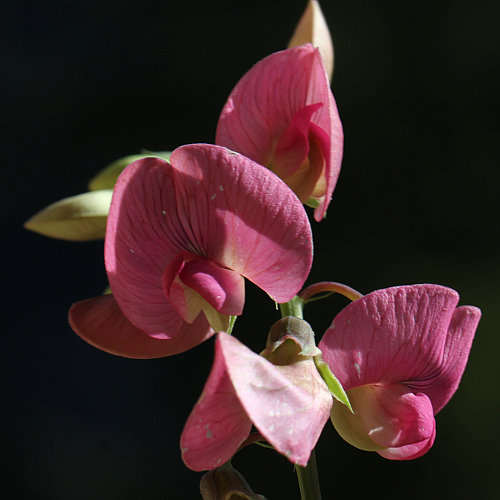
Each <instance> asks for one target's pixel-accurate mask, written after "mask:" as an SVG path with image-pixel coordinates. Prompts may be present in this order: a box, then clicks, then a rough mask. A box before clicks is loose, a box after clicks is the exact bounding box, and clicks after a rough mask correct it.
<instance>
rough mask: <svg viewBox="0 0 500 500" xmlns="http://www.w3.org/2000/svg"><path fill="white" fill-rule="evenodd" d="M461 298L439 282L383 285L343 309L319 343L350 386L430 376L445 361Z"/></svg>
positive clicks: (331, 363)
mask: <svg viewBox="0 0 500 500" xmlns="http://www.w3.org/2000/svg"><path fill="white" fill-rule="evenodd" d="M457 302H458V294H457V293H456V292H455V291H453V290H451V289H449V288H446V287H442V286H438V285H413V286H401V287H393V288H387V289H384V290H378V291H376V292H372V293H370V294H368V295H365V296H364V297H362V298H360V299H358V300H356V301H355V302H353V303H351V304H349V305H348V306H347V307H346V308H345V309H343V310H342V311H341V312H340V313H339V314H338V315H337V317H336V318H335V320H334V321H333V323H332V326H331V327H330V328H329V329H328V330H327V331H326V333H325V335H324V336H323V338H322V340H321V342H320V344H319V346H318V347H319V348H320V349H321V351H322V352H323V358H324V359H325V361H326V362H327V363H328V364H329V365H330V368H331V370H332V371H333V373H334V374H335V375H336V376H337V378H338V379H339V381H340V382H341V383H342V385H343V387H344V388H345V389H350V388H352V387H356V386H359V385H365V384H378V383H380V384H393V383H399V382H405V381H408V382H409V381H412V382H413V381H417V380H419V379H422V378H427V377H430V376H432V373H433V372H435V370H436V369H438V367H439V366H440V364H441V363H442V360H443V352H444V348H445V343H446V332H447V330H448V326H449V324H450V321H451V318H452V315H453V314H454V311H455V307H456V304H457Z"/></svg>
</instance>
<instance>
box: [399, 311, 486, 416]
mask: <svg viewBox="0 0 500 500" xmlns="http://www.w3.org/2000/svg"><path fill="white" fill-rule="evenodd" d="M480 319H481V311H480V310H479V309H478V308H477V307H472V306H461V307H459V308H457V309H456V311H455V312H454V313H453V317H452V318H451V323H450V326H449V328H448V334H447V335H446V341H445V345H444V349H443V352H442V355H441V357H440V359H439V361H438V363H437V364H436V366H435V367H433V368H434V369H433V370H429V373H426V374H424V376H422V377H421V379H417V380H415V381H413V380H412V381H410V382H409V384H408V385H409V386H410V387H412V388H413V389H416V390H419V391H422V392H425V393H426V394H427V395H428V396H429V398H430V399H431V401H432V404H433V406H434V413H437V412H438V411H440V410H441V409H442V408H443V407H444V406H445V405H446V403H447V402H448V401H449V400H450V398H451V397H452V396H453V394H454V393H455V391H456V390H457V387H458V384H459V383H460V380H461V378H462V374H463V372H464V370H465V366H466V364H467V359H468V358H469V352H470V349H471V345H472V340H473V339H474V333H475V331H476V328H477V325H478V323H479V320H480Z"/></svg>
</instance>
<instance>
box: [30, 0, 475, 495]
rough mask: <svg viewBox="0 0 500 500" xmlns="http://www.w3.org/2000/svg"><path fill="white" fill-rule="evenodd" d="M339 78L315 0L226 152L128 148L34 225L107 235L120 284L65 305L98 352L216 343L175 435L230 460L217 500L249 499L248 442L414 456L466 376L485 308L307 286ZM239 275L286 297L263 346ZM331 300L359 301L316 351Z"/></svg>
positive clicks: (300, 458) (305, 450)
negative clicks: (86, 188) (315, 316)
mask: <svg viewBox="0 0 500 500" xmlns="http://www.w3.org/2000/svg"><path fill="white" fill-rule="evenodd" d="M304 42H305V43H304ZM308 42H311V43H308ZM313 44H314V45H313ZM332 70H333V47H332V45H331V40H330V38H329V34H328V28H327V26H326V23H325V21H324V18H323V17H322V16H321V11H320V10H319V5H318V3H317V2H315V1H311V2H309V5H308V9H307V11H306V13H305V14H304V17H303V18H302V20H301V22H300V23H299V25H298V27H297V30H296V33H295V34H294V37H293V38H292V41H291V43H290V47H289V48H287V49H285V50H283V51H281V52H277V53H274V54H271V55H269V56H268V57H266V58H265V59H263V60H262V61H260V62H258V63H257V64H256V65H255V66H253V67H252V68H251V69H250V70H249V71H248V72H247V73H246V74H245V75H244V76H243V77H242V78H241V80H240V81H239V82H238V83H237V84H236V86H235V87H234V89H233V91H232V92H231V94H230V95H229V97H228V99H227V102H226V103H225V105H224V106H223V109H222V112H221V115H220V117H219V121H218V125H217V130H216V139H215V144H188V145H184V146H181V147H179V148H177V149H175V150H174V151H173V152H172V153H155V154H152V155H151V154H148V155H146V154H144V155H136V156H134V157H126V158H124V159H122V160H120V161H118V162H116V163H114V164H113V165H111V166H110V167H108V168H107V169H105V170H104V171H103V172H102V173H101V174H100V175H99V176H97V177H96V178H95V179H93V181H92V182H91V184H90V192H89V193H84V194H82V195H79V196H76V197H72V198H67V199H65V200H61V201H60V202H58V203H55V204H53V205H50V206H49V207H47V208H46V209H45V210H43V211H41V212H40V213H38V214H37V215H35V216H34V217H33V218H32V219H30V221H28V222H27V224H26V227H28V228H29V229H32V230H34V231H38V232H41V233H42V234H46V235H49V236H53V237H59V238H65V239H73V240H85V239H92V238H99V237H105V251H104V257H105V266H106V272H107V276H108V279H109V285H110V289H109V290H108V293H106V294H104V295H101V296H98V297H95V298H91V299H87V300H83V301H80V302H77V303H75V304H74V305H73V306H72V307H71V309H70V312H69V322H70V325H71V327H72V329H73V330H74V331H75V332H76V333H77V334H78V335H79V336H80V337H81V338H83V339H84V340H85V341H87V342H89V343H90V344H92V345H94V346H96V347H98V348H100V349H102V350H104V351H107V352H109V353H112V354H116V355H120V356H125V357H130V358H158V357H165V356H170V355H174V354H178V353H182V352H184V351H187V350H189V349H191V348H193V347H195V346H197V345H198V344H200V343H201V342H203V341H205V340H207V339H209V338H210V337H212V336H214V335H215V358H214V362H213V367H212V370H211V372H210V374H209V376H208V379H207V381H206V384H205V387H204V389H203V392H202V394H201V396H200V398H199V400H198V402H197V403H196V404H195V406H194V408H193V411H192V413H191V415H190V416H189V418H188V420H187V422H186V425H185V428H184V431H183V433H182V436H181V451H182V457H183V460H184V462H185V463H186V465H187V466H188V467H190V468H191V469H194V470H198V471H203V470H213V469H218V468H220V469H218V470H219V471H220V474H219V475H213V476H207V477H206V478H204V482H203V483H202V484H205V487H202V490H203V488H206V491H207V492H208V491H209V490H210V491H211V492H212V493H206V498H219V497H218V496H213V495H215V494H214V493H213V491H216V490H217V489H218V488H219V487H220V484H226V483H224V481H222V483H220V481H221V479H220V478H221V477H224V475H225V474H227V475H228V478H230V480H229V479H228V481H229V483H230V484H233V482H234V484H236V485H238V484H240V485H243V486H241V488H243V489H244V490H245V492H246V493H245V495H250V496H247V498H254V497H252V496H251V495H253V493H252V492H251V490H250V489H249V487H248V485H247V484H246V483H245V481H244V480H243V478H241V477H240V475H239V474H238V473H237V472H236V471H234V469H232V468H231V467H230V465H229V464H228V462H229V461H230V460H231V458H232V457H233V455H234V454H235V453H236V452H237V451H238V450H239V449H241V448H242V447H244V446H245V445H247V444H250V443H253V442H261V441H265V442H267V443H269V444H270V445H272V447H273V448H274V449H275V450H276V451H278V452H279V453H281V454H283V455H284V456H286V457H287V458H288V459H289V460H290V461H291V462H293V463H294V464H296V465H297V466H299V467H303V468H305V467H307V465H308V463H309V460H310V456H311V453H312V451H313V449H314V447H315V445H316V443H317V441H318V439H319V437H320V435H321V431H322V429H323V427H324V426H325V424H326V423H327V421H328V420H329V419H331V421H332V423H333V425H334V426H335V429H337V431H338V433H339V434H340V436H342V438H344V439H345V440H346V441H347V442H349V443H350V444H352V445H354V446H355V447H357V448H360V449H362V450H367V451H376V452H377V453H378V454H379V455H381V456H383V457H385V458H389V459H396V460H404V459H413V458H417V457H419V456H421V455H423V454H424V453H426V452H427V451H428V450H429V448H430V447H431V446H432V444H433V442H434V439H435V435H436V427H435V420H434V416H435V415H436V414H437V413H438V412H439V411H440V410H441V409H442V408H443V407H444V405H445V404H446V403H447V402H448V401H449V399H450V398H451V396H452V395H453V394H454V392H455V391H456V389H457V387H458V384H459V382H460V379H461V376H462V374H463V371H464V369H465V365H466V362H467V358H468V354H469V350H470V347H471V343H472V340H473V336H474V333H475V330H476V327H477V324H478V321H479V318H480V311H479V309H477V308H475V307H472V306H461V307H457V304H458V294H457V293H456V292H455V291H453V290H451V289H449V288H446V287H443V286H438V285H430V284H422V285H413V286H400V287H392V288H388V289H385V290H378V291H375V292H372V293H369V294H367V295H365V296H362V295H361V294H359V293H358V292H356V291H355V290H353V289H350V288H349V287H346V286H345V285H340V284H338V283H334V282H322V283H317V284H313V285H310V286H308V287H306V288H305V289H304V288H303V287H304V283H305V282H306V279H307V277H308V275H309V272H310V269H311V265H312V260H313V242H312V231H311V225H310V222H309V217H308V214H307V212H306V210H305V208H304V206H303V204H305V205H308V206H310V207H313V208H314V219H315V221H316V222H320V221H322V219H323V218H324V216H325V214H326V211H327V209H328V206H329V204H330V200H331V197H332V193H333V191H334V188H335V184H336V182H337V178H338V176H339V173H340V166H341V161H342V149H343V131H342V125H341V122H340V118H339V114H338V111H337V106H336V103H335V99H334V97H333V94H332V91H331V89H330V81H329V78H330V79H331V72H332ZM245 279H247V280H250V281H251V282H253V283H254V284H255V285H257V287H259V288H260V289H262V290H263V291H264V292H265V293H266V294H268V295H269V297H270V298H271V299H272V301H273V302H276V303H278V304H281V310H282V315H283V319H282V320H280V321H278V322H277V323H276V324H275V325H274V326H273V327H272V328H271V330H270V333H269V336H268V340H267V344H266V347H265V349H264V350H263V351H262V352H261V353H260V354H257V353H254V352H253V351H251V350H250V349H249V348H248V347H246V346H245V345H244V344H243V343H242V342H240V341H239V340H238V339H237V336H233V335H231V333H232V331H233V326H234V324H235V321H236V318H237V317H238V316H240V315H241V314H242V313H243V310H244V302H245ZM324 292H340V293H343V294H344V295H345V296H347V297H349V298H350V299H351V300H352V303H351V304H350V305H349V306H347V307H346V308H345V309H343V310H342V311H341V312H339V313H338V314H337V315H336V316H335V318H333V322H332V324H331V326H330V327H329V328H328V329H327V331H326V332H325V333H324V335H323V336H322V337H321V341H320V342H319V344H318V345H316V342H315V336H314V333H313V332H312V330H311V328H310V326H309V325H308V323H307V322H306V321H304V319H303V309H304V306H305V305H306V304H307V303H308V302H309V301H310V300H311V299H313V298H315V297H316V296H318V295H319V294H324ZM236 332H237V328H236ZM236 335H237V334H236ZM252 429H255V431H254V432H252ZM229 483H227V484H229ZM243 483H244V484H243ZM224 488H225V486H224ZM224 488H223V489H224ZM235 488H236V489H237V488H239V486H235ZM243 489H242V490H241V491H240V490H238V491H240V493H241V492H242V491H243ZM231 491H233V490H231ZM234 491H236V490H234ZM242 494H243V493H242ZM204 495H205V494H204ZM210 495H212V496H210ZM255 498H258V496H255Z"/></svg>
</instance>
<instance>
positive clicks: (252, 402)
mask: <svg viewBox="0 0 500 500" xmlns="http://www.w3.org/2000/svg"><path fill="white" fill-rule="evenodd" d="M331 406H332V398H331V396H330V393H329V391H328V388H327V387H326V385H325V383H324V382H323V380H322V379H321V377H320V376H319V375H318V372H317V370H316V369H315V366H314V362H313V361H312V359H311V358H309V359H307V360H304V361H299V362H297V363H294V364H292V365H288V366H275V365H273V364H272V363H270V362H269V361H267V360H266V359H265V358H263V357H262V356H259V355H258V354H256V353H254V352H252V351H251V350H250V349H248V348H247V347H246V346H244V345H243V344H242V343H241V342H240V341H238V340H237V339H236V338H234V337H232V336H230V335H227V334H226V333H219V334H218V335H217V338H216V354H215V361H214V366H213V367H212V371H211V373H210V376H209V378H208V381H207V383H206V385H205V388H204V390H203V393H202V395H201V397H200V399H199V400H198V403H197V404H196V406H195V407H194V409H193V411H192V413H191V415H190V416H189V418H188V421H187V423H186V426H185V428H184V431H183V433H182V436H181V449H182V453H183V459H184V461H185V463H186V465H187V466H188V467H190V468H192V469H194V470H203V469H211V468H214V467H216V466H218V465H220V464H221V463H224V462H225V461H227V460H229V459H230V458H231V457H232V456H233V454H234V453H235V452H236V451H237V449H238V447H239V445H240V444H241V443H242V442H243V441H244V440H245V439H246V437H248V435H249V432H250V427H251V425H252V423H253V425H255V427H256V428H257V429H258V431H259V432H260V433H261V434H262V436H264V437H265V438H266V439H267V440H268V441H269V443H270V444H272V445H273V446H274V447H275V448H276V450H277V451H279V452H280V453H282V454H283V455H285V456H286V457H287V458H288V459H289V460H290V461H292V462H293V463H296V464H299V465H303V466H305V465H306V464H307V461H308V459H309V455H310V453H311V450H312V449H313V448H314V446H315V445H316V442H317V440H318V438H319V435H320V434H321V431H322V429H323V426H324V425H325V423H326V421H327V420H328V417H329V413H330V408H331Z"/></svg>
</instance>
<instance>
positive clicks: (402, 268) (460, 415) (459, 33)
mask: <svg viewBox="0 0 500 500" xmlns="http://www.w3.org/2000/svg"><path fill="white" fill-rule="evenodd" d="M305 3H306V2H305V0H293V1H291V0H290V1H287V2H271V1H269V0H267V1H255V0H254V1H251V2H250V1H233V2H230V1H215V2H200V1H197V2H184V3H182V2H168V1H165V0H164V1H161V2H159V1H158V2H155V1H152V0H143V1H141V2H132V1H128V0H123V1H121V2H110V1H106V0H101V1H95V0H86V1H80V0H78V1H71V2H69V1H62V0H61V1H56V0H46V1H44V2H35V1H33V2H29V1H24V2H23V1H9V0H4V1H3V2H2V3H1V4H0V5H1V6H0V23H1V25H0V41H1V49H0V50H1V61H2V69H1V74H2V78H1V85H2V86H1V88H2V93H1V95H2V98H3V99H2V101H3V102H2V113H1V115H2V121H4V124H3V125H4V127H3V129H4V131H3V133H2V140H3V141H5V143H4V144H3V148H2V160H1V161H2V168H1V175H2V182H1V186H2V197H1V200H2V208H1V216H2V232H3V235H4V236H3V244H2V263H3V268H4V269H3V273H2V274H3V276H4V278H3V279H2V283H3V289H4V291H3V297H4V299H3V304H4V310H3V315H2V316H3V320H4V324H3V332H2V346H1V351H0V352H1V357H2V359H1V366H2V369H3V373H2V380H3V388H2V403H3V405H4V408H3V409H2V414H3V417H4V418H5V423H4V424H3V425H2V429H3V431H4V435H3V436H2V461H3V463H2V465H1V470H2V474H3V475H4V476H5V477H4V478H2V482H1V484H2V489H3V490H4V489H8V488H9V487H14V489H15V490H14V491H16V492H17V493H16V494H15V496H14V497H12V498H25V497H26V498H36V499H54V500H59V499H62V500H65V499H83V500H87V499H100V498H103V499H107V500H114V499H120V500H128V499H130V500H135V499H196V498H199V496H198V482H199V477H200V474H198V473H194V472H191V471H189V470H187V469H186V468H185V467H184V465H183V463H182V461H181V458H180V452H179V446H178V440H179V436H180V432H181V430H182V427H183V423H184V421H185V419H186V417H187V415H188V414H189V412H190V410H191V408H192V406H193V404H194V403H195V401H196V399H197V397H198V395H199V394H200V392H201V389H202V386H203V383H204V380H205V378H206V376H207V374H208V372H209V369H210V365H211V361H212V355H213V342H212V341H208V342H206V343H205V344H203V345H201V346H199V347H198V348H196V349H194V350H193V351H190V352H188V353H185V354H182V355H178V356H175V357H172V358H165V359H160V360H151V361H137V360H127V359H121V358H118V357H113V356H111V355H108V354H106V353H103V352H100V351H98V350H96V349H94V348H92V347H90V346H88V345H86V344H85V343H84V342H82V341H81V340H80V339H79V338H78V337H77V336H76V335H75V334H74V333H73V332H72V331H71V330H70V328H69V326H68V324H67V321H66V315H67V310H68V307H69V306H70V304H71V303H72V302H74V301H76V300H80V299H83V298H87V297H92V296H94V295H97V294H99V293H100V292H101V290H102V289H103V288H104V286H105V284H106V279H105V273H104V269H103V264H102V242H92V243H68V242H62V241H57V240H51V239H48V238H44V237H42V236H39V235H36V234H34V233H30V232H28V231H25V230H23V229H22V223H23V222H24V221H25V220H26V219H28V218H29V217H30V216H31V215H32V214H33V213H35V212H36V211H38V210H39V209H41V208H43V207H44V206H46V205H48V204H49V203H52V202H54V201H56V200H59V199H61V198H64V197H66V196H70V195H73V194H77V193H80V192H83V191H85V190H86V183H87V181H88V180H89V179H90V177H92V176H93V175H94V174H95V173H96V172H97V171H98V170H100V169H101V168H103V167H104V166H105V165H107V164H108V163H110V162H112V161H113V160H115V159H117V158H119V157H121V156H125V155H127V154H133V153H137V152H139V151H140V150H141V149H142V148H146V149H149V150H172V149H174V148H175V147H177V146H179V145H182V144H185V143H190V142H213V140H214V134H215V126H216V123H217V118H218V114H219V112H220V110H221V108H222V106H223V104H224V102H225V99H226V98H227V95H228V93H229V92H230V90H231V89H232V87H233V86H234V84H235V83H236V82H237V80H238V79H239V78H240V77H241V76H242V75H243V74H244V73H245V72H246V71H247V70H248V69H249V67H250V66H251V65H252V64H253V63H255V62H257V61H258V60H259V59H261V58H263V57H264V56H266V55H268V54H269V53H271V52H274V51H277V50H281V49H282V48H284V47H285V46H286V44H287V42H288V39H289V37H290V35H291V33H292V31H293V28H294V26H295V24H296V22H297V20H298V18H299V17H300V15H301V13H302V11H303V9H304V7H305ZM322 7H323V10H324V12H325V15H326V17H327V19H328V22H329V25H330V26H331V29H332V34H333V38H334V42H335V54H336V66H335V74H334V81H333V85H332V88H333V91H334V94H335V96H336V99H337V103H338V107H339V111H340V115H341V118H342V121H343V124H344V129H345V156H344V162H343V170H342V173H341V177H340V181H339V183H338V187H337V189H336V191H335V193H334V199H333V203H332V205H331V206H330V210H329V213H328V219H327V221H324V222H322V223H321V224H317V223H313V232H314V235H315V247H316V248H315V252H316V257H315V263H314V266H313V270H312V273H311V277H310V280H309V281H308V282H309V283H313V282H315V281H320V280H326V279H329V280H336V281H341V282H344V283H347V284H349V285H351V286H353V287H354V288H357V289H358V290H360V291H361V292H363V293H367V292H369V291H371V290H374V289H378V288H384V287H386V286H392V285H397V284H411V283H422V282H431V283H440V284H445V285H448V286H450V287H453V288H455V289H456V290H458V291H459V292H460V294H461V303H462V304H474V305H477V306H479V307H481V308H482V310H483V319H482V322H481V324H480V327H479V330H478V333H477V337H476V340H475V343H474V346H473V349H472V352H471V357H470V362H469V365H468V367H467V370H466V372H465V375H464V378H463V380H462V384H461V387H460V389H459V391H458V392H457V394H456V396H455V397H454V398H453V399H452V401H451V402H450V403H449V405H448V406H447V407H446V408H445V409H444V410H443V411H442V412H441V414H439V415H438V417H437V426H438V431H437V439H436V443H435V445H434V447H433V448H432V449H431V451H430V452H429V453H428V454H427V455H426V456H424V457H423V458H420V459H418V460H416V461H411V462H401V463H398V462H390V461H387V460H384V459H382V458H381V457H379V456H378V455H377V454H372V453H365V452H361V451H358V450H356V449H354V448H351V447H350V446H348V445H347V444H345V443H344V442H343V441H342V440H341V439H340V438H339V437H338V436H337V435H336V434H335V432H334V431H333V429H332V427H331V425H329V424H328V425H327V427H326V428H325V430H324V432H323V435H322V438H321V440H320V443H319V445H318V449H317V457H318V462H319V472H320V478H321V482H322V489H323V495H324V498H325V499H330V498H337V497H338V496H339V495H343V494H348V495H349V496H350V497H351V498H365V497H367V496H368V495H370V496H371V495H379V494H381V495H382V496H383V497H384V498H386V499H396V498H401V497H404V498H407V499H416V498H423V497H425V498H429V499H438V498H445V497H446V498H459V499H466V498H467V499H468V498H471V497H475V498H485V499H486V498H493V497H494V496H495V494H496V493H497V490H498V487H497V475H498V463H499V460H498V447H499V445H500V442H499V441H500V440H499V438H498V420H499V417H500V409H499V402H498V400H499V396H500V393H499V390H498V382H499V377H498V368H497V366H498V352H499V349H500V341H499V333H500V332H499V329H498V325H499V312H498V303H499V300H500V291H499V279H498V278H499V264H498V261H497V257H498V251H499V224H498V185H499V173H498V172H499V170H498V157H499V155H498V151H497V150H498V144H499V128H498V111H499V106H498V104H499V102H498V89H499V88H500V71H499V60H500V30H498V20H499V18H500V2H498V1H497V0H491V1H486V0H476V1H475V2H472V1H468V2H466V1H459V0H455V1H441V0H435V1H432V2H430V1H423V2H418V3H417V2H388V1H379V2H368V1H365V2H362V1H342V2H341V1H327V0H324V1H323V4H322ZM247 294H248V299H247V304H246V309H245V310H246V312H247V314H246V315H244V316H243V317H242V318H241V319H239V320H238V322H237V324H236V329H235V334H236V335H237V336H238V337H239V338H240V339H242V340H244V341H245V342H246V343H247V344H249V345H250V346H251V347H252V348H253V349H255V350H260V349H261V348H262V347H263V344H264V342H265V337H266V334H267V330H268V328H269V326H270V325H271V324H272V322H273V321H274V320H275V319H277V317H278V315H277V313H276V312H275V311H274V310H273V306H272V304H271V303H270V302H269V301H268V300H266V297H265V294H263V293H262V292H261V291H259V290H257V289H256V288H255V287H253V286H252V285H248V287H247ZM346 303H347V301H346V300H344V299H342V298H332V299H328V300H326V301H324V303H318V304H315V305H311V306H310V308H309V309H306V317H307V319H308V320H309V321H310V322H311V324H312V325H313V327H314V328H315V330H316V332H317V335H318V337H319V336H320V335H321V333H322V332H323V331H324V329H325V328H326V327H327V326H328V324H329V323H330V322H331V320H332V318H333V315H334V313H335V311H337V310H339V309H340V308H341V307H343V306H344V305H346ZM234 465H235V466H236V467H237V468H238V469H239V470H240V471H241V472H242V473H243V474H244V475H245V476H246V477H247V479H248V481H249V482H250V483H251V484H252V485H253V487H254V488H255V490H256V491H257V492H259V493H262V494H264V495H266V496H267V497H268V498H270V499H278V498H298V489H297V485H296V480H295V477H294V472H293V467H292V465H291V464H290V463H289V462H287V460H286V459H285V458H283V457H281V456H278V455H277V454H274V453H272V452H270V451H269V450H265V449H262V448H259V447H251V448H247V449H246V450H244V451H243V452H241V453H240V454H239V455H238V456H237V457H236V458H235V459H234Z"/></svg>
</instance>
